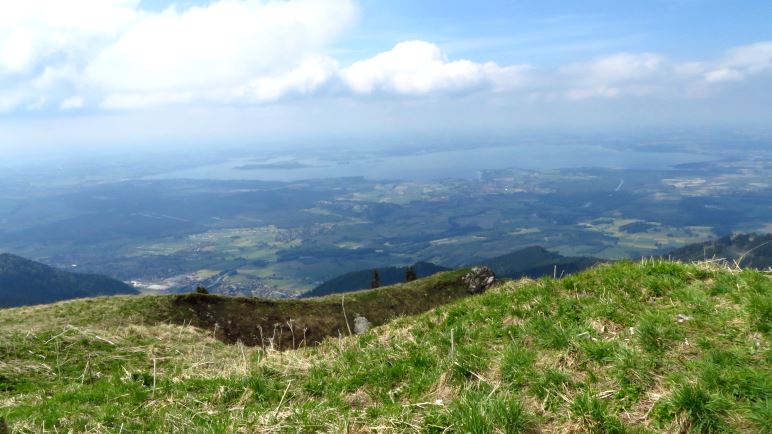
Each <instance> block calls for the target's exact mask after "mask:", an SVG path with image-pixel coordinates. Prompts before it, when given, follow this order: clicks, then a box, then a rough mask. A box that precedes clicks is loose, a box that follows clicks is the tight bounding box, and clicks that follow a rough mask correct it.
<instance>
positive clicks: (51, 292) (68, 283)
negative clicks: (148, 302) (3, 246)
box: [0, 253, 138, 307]
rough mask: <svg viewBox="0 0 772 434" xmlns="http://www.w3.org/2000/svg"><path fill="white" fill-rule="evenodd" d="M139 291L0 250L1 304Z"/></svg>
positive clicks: (28, 303) (101, 278)
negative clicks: (0, 251) (0, 252)
mask: <svg viewBox="0 0 772 434" xmlns="http://www.w3.org/2000/svg"><path fill="white" fill-rule="evenodd" d="M137 293H138V291H137V290H136V289H134V288H132V287H131V286H129V285H127V284H125V283H123V282H121V281H119V280H116V279H112V278H110V277H107V276H101V275H98V274H80V273H70V272H67V271H62V270H58V269H56V268H52V267H49V266H47V265H44V264H41V263H39V262H35V261H30V260H29V259H24V258H22V257H19V256H15V255H10V254H7V253H4V254H0V307H2V306H6V307H7V306H22V305H30V304H42V303H51V302H54V301H60V300H68V299H72V298H83V297H94V296H98V295H114V294H137Z"/></svg>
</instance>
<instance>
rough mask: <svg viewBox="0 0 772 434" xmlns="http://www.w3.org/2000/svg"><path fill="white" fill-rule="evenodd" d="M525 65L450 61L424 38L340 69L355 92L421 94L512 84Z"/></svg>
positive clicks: (519, 79)
mask: <svg viewBox="0 0 772 434" xmlns="http://www.w3.org/2000/svg"><path fill="white" fill-rule="evenodd" d="M524 69H526V67H523V66H515V67H507V68H503V67H500V66H498V65H497V64H495V63H493V62H488V63H485V64H479V63H474V62H471V61H469V60H455V61H449V60H448V59H447V58H446V57H445V55H444V54H443V53H442V51H441V50H440V48H439V47H438V46H436V45H434V44H431V43H429V42H425V41H407V42H401V43H399V44H397V45H396V46H395V47H394V48H393V49H391V50H390V51H387V52H384V53H380V54H378V55H376V56H374V57H372V58H370V59H367V60H362V61H359V62H355V63H354V64H353V65H351V66H349V67H348V68H345V69H343V70H342V71H341V77H342V79H343V81H344V82H345V83H346V85H347V86H348V87H349V88H350V89H351V90H352V91H353V92H354V93H356V94H372V93H396V94H401V95H421V94H427V93H432V92H455V91H465V90H470V89H474V88H478V87H483V86H489V87H502V88H513V87H515V86H516V85H519V84H520V83H521V82H522V81H523V79H522V77H521V75H520V72H521V71H523V70H524Z"/></svg>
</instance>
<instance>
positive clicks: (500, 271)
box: [481, 246, 602, 279]
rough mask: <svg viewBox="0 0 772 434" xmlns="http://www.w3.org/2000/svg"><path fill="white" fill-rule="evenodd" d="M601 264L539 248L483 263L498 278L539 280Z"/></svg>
mask: <svg viewBox="0 0 772 434" xmlns="http://www.w3.org/2000/svg"><path fill="white" fill-rule="evenodd" d="M599 262H602V259H598V258H589V257H569V256H562V255H560V254H558V253H554V252H550V251H548V250H546V249H544V248H542V247H538V246H533V247H526V248H524V249H521V250H516V251H514V252H512V253H508V254H505V255H501V256H496V257H494V258H490V259H486V260H483V261H481V263H482V264H483V265H487V266H488V267H490V268H491V269H493V271H494V272H495V273H496V275H497V276H499V277H508V278H512V279H517V278H520V277H531V278H538V277H542V276H552V275H553V274H555V275H557V276H561V275H565V274H571V273H576V272H577V271H582V270H584V269H586V268H589V267H591V266H593V265H595V264H597V263H599Z"/></svg>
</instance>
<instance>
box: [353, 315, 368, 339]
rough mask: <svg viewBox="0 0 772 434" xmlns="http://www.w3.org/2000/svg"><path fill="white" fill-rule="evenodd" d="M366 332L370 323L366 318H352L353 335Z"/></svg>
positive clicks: (359, 316)
mask: <svg viewBox="0 0 772 434" xmlns="http://www.w3.org/2000/svg"><path fill="white" fill-rule="evenodd" d="M368 330H370V321H368V320H367V318H365V317H363V316H362V315H357V316H356V317H354V333H356V334H358V335H362V334H365V333H367V331H368Z"/></svg>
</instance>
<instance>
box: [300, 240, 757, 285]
mask: <svg viewBox="0 0 772 434" xmlns="http://www.w3.org/2000/svg"><path fill="white" fill-rule="evenodd" d="M662 257H663V258H670V259H673V260H678V261H683V262H691V261H699V260H706V259H716V258H720V259H726V260H728V261H730V262H731V261H733V260H734V261H738V262H740V261H741V264H740V265H741V266H743V267H750V268H757V269H767V268H769V267H772V234H762V235H760V234H733V235H727V236H725V237H722V238H719V239H717V240H713V241H706V242H704V243H696V244H689V245H687V246H684V247H681V248H678V249H676V250H673V251H671V252H670V253H668V254H665V255H663V256H662ZM601 262H608V261H607V260H604V259H600V258H594V257H586V256H563V255H560V254H558V253H555V252H550V251H549V250H546V249H544V248H543V247H539V246H532V247H526V248H524V249H520V250H516V251H514V252H512V253H507V254H505V255H501V256H496V257H493V258H489V259H484V260H481V261H479V262H478V263H475V264H469V265H470V266H471V265H485V266H488V267H490V268H491V269H492V270H493V271H494V272H495V273H496V275H497V276H498V277H501V278H510V279H518V278H521V277H531V278H539V277H544V276H553V275H555V276H558V277H560V276H564V275H567V274H572V273H577V272H579V271H582V270H584V269H586V268H589V267H591V266H593V265H595V264H598V263H601ZM419 264H421V266H422V270H423V273H419V276H420V277H424V276H428V275H431V274H434V273H438V272H440V271H444V270H446V268H444V267H440V266H438V265H435V264H432V263H428V262H421V263H419ZM405 268H406V267H389V268H383V269H381V268H379V269H378V271H379V273H381V276H382V277H381V280H382V281H384V278H383V276H384V275H385V274H388V276H389V280H388V283H384V284H394V283H398V282H402V281H404V278H405ZM371 277H372V270H359V271H353V272H351V273H346V274H344V275H341V276H338V277H335V278H333V279H331V280H328V281H326V282H324V283H322V284H321V285H319V286H317V287H316V288H314V289H313V290H311V291H309V292H307V293H305V294H303V296H304V297H315V296H319V295H328V294H335V293H342V292H351V291H356V290H360V289H366V288H369V287H370V279H371Z"/></svg>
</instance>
